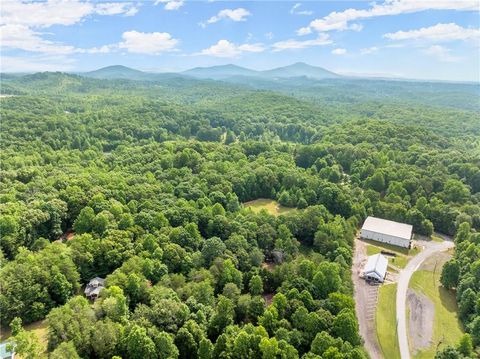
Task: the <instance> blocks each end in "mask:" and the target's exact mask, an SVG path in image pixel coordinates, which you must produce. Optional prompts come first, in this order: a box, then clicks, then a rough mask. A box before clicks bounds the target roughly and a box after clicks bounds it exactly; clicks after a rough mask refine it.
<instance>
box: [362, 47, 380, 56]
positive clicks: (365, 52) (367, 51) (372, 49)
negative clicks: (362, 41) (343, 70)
mask: <svg viewBox="0 0 480 359" xmlns="http://www.w3.org/2000/svg"><path fill="white" fill-rule="evenodd" d="M377 51H378V47H376V46H372V47H366V48H363V49H360V54H361V55H369V54H373V53H375V52H377Z"/></svg>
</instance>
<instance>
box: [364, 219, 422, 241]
mask: <svg viewBox="0 0 480 359" xmlns="http://www.w3.org/2000/svg"><path fill="white" fill-rule="evenodd" d="M412 231H413V227H412V226H411V225H410V224H405V223H399V222H394V221H389V220H386V219H382V218H376V217H367V219H366V220H365V222H364V223H363V226H362V229H361V230H360V237H361V238H365V239H372V240H374V241H379V242H383V243H388V244H393V245H395V246H399V247H404V248H410V244H411V241H412V234H413V233H412Z"/></svg>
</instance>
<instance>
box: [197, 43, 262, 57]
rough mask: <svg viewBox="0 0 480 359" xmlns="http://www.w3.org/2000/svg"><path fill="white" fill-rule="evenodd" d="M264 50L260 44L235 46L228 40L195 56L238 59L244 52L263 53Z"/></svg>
mask: <svg viewBox="0 0 480 359" xmlns="http://www.w3.org/2000/svg"><path fill="white" fill-rule="evenodd" d="M264 50H265V48H264V47H263V45H262V44H260V43H257V44H242V45H236V44H234V43H232V42H230V41H228V40H220V41H218V42H217V43H216V44H215V45H212V46H210V47H209V48H206V49H203V50H202V51H201V52H200V53H197V54H196V55H209V56H215V57H238V56H240V55H241V54H242V53H244V52H263V51H264Z"/></svg>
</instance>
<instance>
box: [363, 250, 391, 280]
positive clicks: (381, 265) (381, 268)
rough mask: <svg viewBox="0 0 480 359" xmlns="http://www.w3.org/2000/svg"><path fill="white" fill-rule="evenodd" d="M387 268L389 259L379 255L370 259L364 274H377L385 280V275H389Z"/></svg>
mask: <svg viewBox="0 0 480 359" xmlns="http://www.w3.org/2000/svg"><path fill="white" fill-rule="evenodd" d="M387 266H388V259H387V258H386V257H385V256H384V255H382V254H380V253H378V254H375V255H373V256H370V257H368V260H367V264H366V265H365V268H364V270H363V273H365V274H368V273H372V272H375V273H377V274H378V275H379V277H381V278H385V274H386V273H387Z"/></svg>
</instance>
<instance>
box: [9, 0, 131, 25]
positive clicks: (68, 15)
mask: <svg viewBox="0 0 480 359" xmlns="http://www.w3.org/2000/svg"><path fill="white" fill-rule="evenodd" d="M136 12H137V8H136V6H135V5H134V4H133V3H131V2H111V3H99V4H94V3H92V2H87V1H79V0H70V1H62V0H48V1H42V2H33V1H32V2H24V1H20V0H6V1H2V16H1V19H0V23H1V24H16V25H26V26H29V27H50V26H53V25H65V26H68V25H74V24H76V23H78V22H80V21H81V20H82V19H84V18H85V17H86V16H88V15H92V14H98V15H118V14H124V15H133V14H135V13H136Z"/></svg>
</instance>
